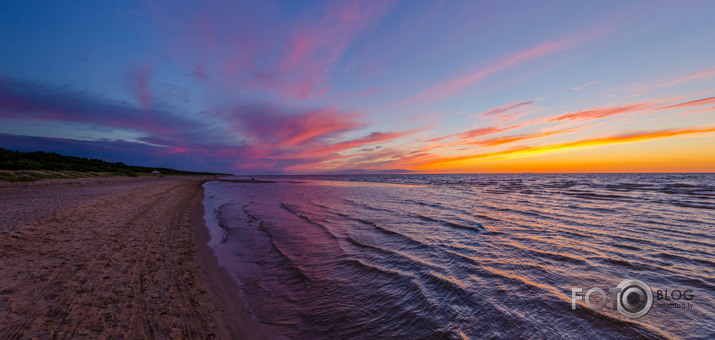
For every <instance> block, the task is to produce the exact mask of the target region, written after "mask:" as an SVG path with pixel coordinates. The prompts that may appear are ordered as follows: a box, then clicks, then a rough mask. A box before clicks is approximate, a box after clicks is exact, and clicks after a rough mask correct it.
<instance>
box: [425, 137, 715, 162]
mask: <svg viewBox="0 0 715 340" xmlns="http://www.w3.org/2000/svg"><path fill="white" fill-rule="evenodd" d="M711 132H715V127H703V128H691V129H671V130H660V131H651V132H641V133H631V134H625V135H620V136H614V137H603V138H594V139H584V140H579V141H575V142H569V143H560V144H551V145H546V146H536V147H528V146H523V147H519V148H515V149H511V150H505V151H497V152H488V153H480V154H476V155H470V156H462V157H443V158H439V159H436V160H433V161H430V162H425V163H422V164H420V165H418V166H415V167H414V168H413V169H414V170H431V169H432V170H434V169H440V168H445V167H450V166H451V167H456V166H465V165H469V164H470V163H472V162H475V161H480V160H487V159H499V158H508V157H511V156H523V155H534V154H544V153H548V152H553V151H558V150H566V149H573V148H582V147H588V146H599V145H609V144H620V143H632V142H639V141H645V140H651V139H657V138H668V137H675V136H683V135H693V134H705V133H711Z"/></svg>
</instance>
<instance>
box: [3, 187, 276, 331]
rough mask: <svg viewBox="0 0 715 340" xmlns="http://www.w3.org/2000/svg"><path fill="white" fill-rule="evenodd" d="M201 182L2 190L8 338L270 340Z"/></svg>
mask: <svg viewBox="0 0 715 340" xmlns="http://www.w3.org/2000/svg"><path fill="white" fill-rule="evenodd" d="M207 179H208V178H199V177H165V178H154V177H143V178H103V179H97V178H86V179H73V180H52V181H41V182H34V183H19V184H18V183H0V264H1V265H0V339H14V338H39V339H45V338H76V337H85V338H109V337H111V338H160V339H161V338H174V339H187V338H188V339H207V338H208V339H211V338H217V339H228V338H250V339H255V338H263V335H262V332H261V330H260V329H259V328H258V326H257V325H256V324H255V323H254V321H253V319H252V317H251V316H250V315H248V314H247V313H246V312H245V311H244V310H243V307H242V306H243V303H242V301H241V300H240V297H239V293H238V291H237V289H236V288H235V284H233V282H231V280H232V279H231V277H230V276H229V275H228V274H227V273H226V272H225V270H223V268H221V267H220V266H219V265H218V263H217V261H216V259H215V257H214V255H213V252H212V250H211V249H210V248H208V246H206V245H205V243H206V241H207V240H208V237H209V235H208V232H207V230H206V228H205V227H204V221H203V205H202V198H203V190H202V188H201V183H202V182H203V181H205V180H207Z"/></svg>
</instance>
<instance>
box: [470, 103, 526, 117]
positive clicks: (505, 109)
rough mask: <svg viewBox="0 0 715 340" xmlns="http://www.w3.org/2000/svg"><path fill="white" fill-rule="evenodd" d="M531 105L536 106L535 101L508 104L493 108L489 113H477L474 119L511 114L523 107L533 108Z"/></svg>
mask: <svg viewBox="0 0 715 340" xmlns="http://www.w3.org/2000/svg"><path fill="white" fill-rule="evenodd" d="M531 105H534V101H533V100H528V101H520V102H513V103H509V104H506V105H502V106H499V107H496V108H493V109H491V110H488V111H484V112H481V113H477V114H475V115H473V117H476V116H494V115H500V114H504V113H508V112H510V111H513V110H516V109H519V108H523V107H526V106H531Z"/></svg>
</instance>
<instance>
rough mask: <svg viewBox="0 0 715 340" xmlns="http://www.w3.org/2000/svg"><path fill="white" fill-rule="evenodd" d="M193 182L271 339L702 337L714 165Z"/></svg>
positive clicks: (712, 240)
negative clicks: (703, 168)
mask: <svg viewBox="0 0 715 340" xmlns="http://www.w3.org/2000/svg"><path fill="white" fill-rule="evenodd" d="M234 179H246V178H234ZM248 179H249V180H250V178H248ZM264 181H265V182H270V183H263V182H264ZM204 188H205V200H204V205H205V220H206V226H207V228H208V229H209V231H210V233H211V241H210V242H209V245H210V246H211V248H213V250H214V252H215V254H216V256H217V258H218V260H219V263H220V264H221V266H223V267H225V268H226V269H227V271H228V272H229V273H230V274H232V276H233V277H234V278H235V281H236V285H237V287H238V288H239V290H240V292H241V296H242V298H243V301H244V308H245V309H246V310H247V311H248V312H249V313H250V314H251V315H253V316H254V317H255V319H256V320H257V321H258V322H259V323H260V324H262V325H263V326H264V327H266V329H269V330H270V333H271V334H274V335H277V336H278V337H283V338H292V339H384V338H396V339H483V338H505V339H507V338H508V339H537V338H538V339H541V338H546V339H557V338H567V339H571V338H573V339H584V338H586V339H633V338H702V339H705V338H709V339H715V174H448V175H444V174H439V175H421V174H419V175H416V174H410V175H321V176H257V177H255V183H235V182H220V181H210V182H206V183H205V184H204ZM634 285H635V286H634ZM634 287H635V288H634ZM639 287H640V288H639ZM617 288H620V291H619V290H618V289H617ZM579 289H580V290H579ZM634 291H635V292H636V293H633V292H634ZM621 293H622V294H621ZM626 294H628V295H626ZM587 295H588V296H587ZM649 301H650V303H649ZM627 314H628V315H627ZM635 314H638V315H635Z"/></svg>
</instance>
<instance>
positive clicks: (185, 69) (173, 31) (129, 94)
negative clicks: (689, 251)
mask: <svg viewBox="0 0 715 340" xmlns="http://www.w3.org/2000/svg"><path fill="white" fill-rule="evenodd" d="M0 13H1V14H0V17H1V18H2V19H1V20H0V31H1V32H2V34H1V35H0V44H1V45H2V46H3V50H4V51H5V52H4V53H0V147H3V148H8V149H15V150H42V151H53V152H59V153H62V154H68V155H77V156H83V157H92V158H102V159H106V160H109V161H121V162H125V163H128V164H138V165H147V166H152V165H156V166H167V167H174V168H178V169H185V170H201V171H219V172H231V173H236V174H275V173H278V174H281V173H285V174H291V173H307V174H310V173H383V172H404V173H410V172H420V173H432V172H438V173H448V172H455V173H463V172H713V171H715V157H713V156H712V155H715V147H714V146H715V62H714V61H713V56H715V35H713V34H712V33H713V32H714V31H715V26H714V25H715V24H713V20H712V18H713V15H715V3H712V2H686V3H678V2H670V3H667V2H666V3H657V4H656V3H652V2H627V3H624V2H594V3H590V4H587V3H581V2H555V3H553V4H550V5H545V4H544V3H536V2H534V3H531V2H520V3H515V2H491V1H456V2H437V1H403V2H395V1H335V2H332V1H328V2H287V1H278V2H269V1H255V2H241V3H238V2H234V1H226V2H222V1H219V2H200V3H198V4H196V3H189V2H186V3H183V2H182V3H179V4H170V5H167V4H165V3H164V2H152V1H142V2H134V1H129V2H89V3H86V4H82V5H79V4H78V3H74V2H70V3H65V2H57V3H39V4H38V3H26V2H13V1H10V2H4V3H3V4H2V5H0Z"/></svg>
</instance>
